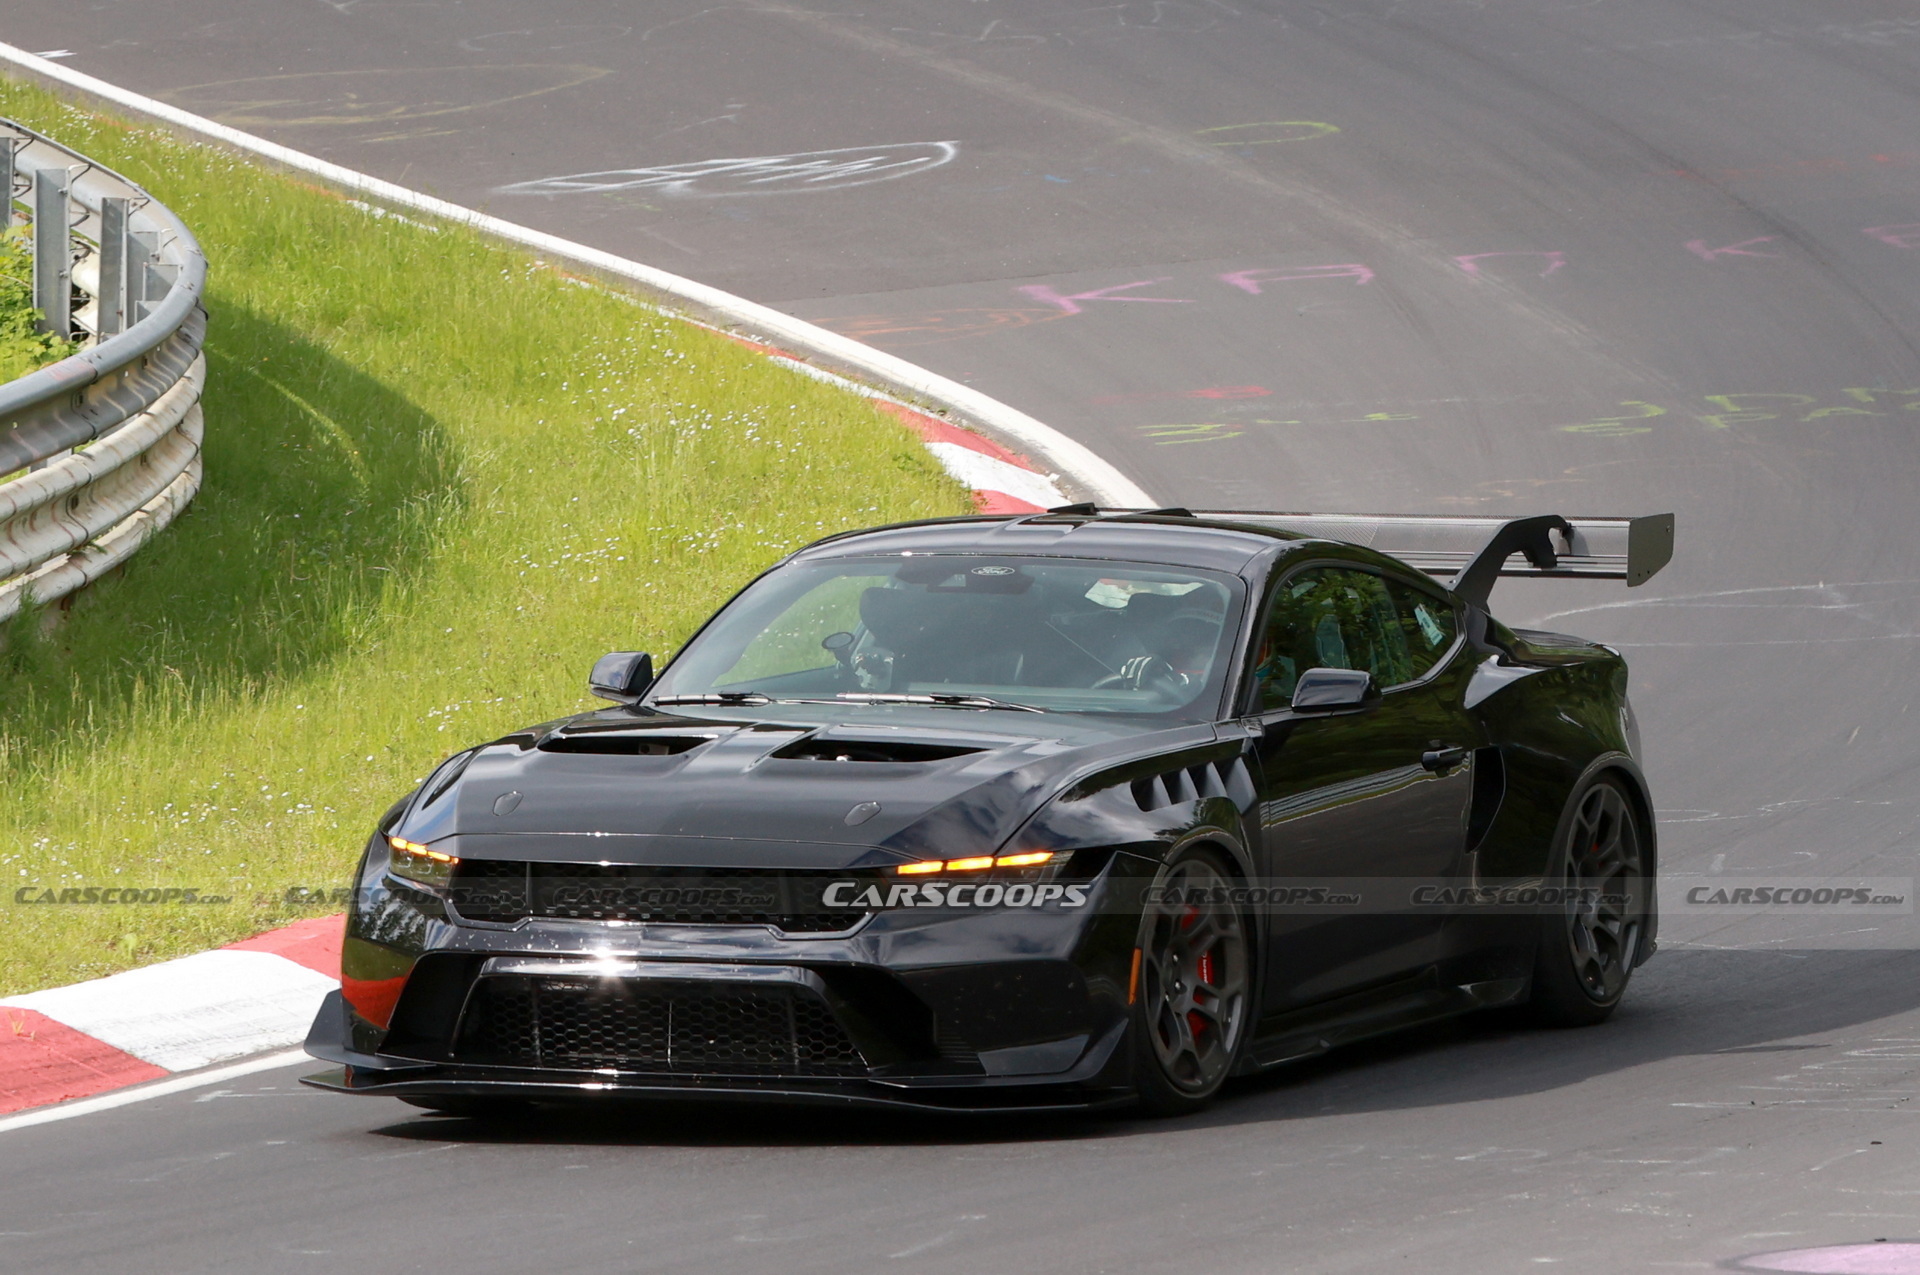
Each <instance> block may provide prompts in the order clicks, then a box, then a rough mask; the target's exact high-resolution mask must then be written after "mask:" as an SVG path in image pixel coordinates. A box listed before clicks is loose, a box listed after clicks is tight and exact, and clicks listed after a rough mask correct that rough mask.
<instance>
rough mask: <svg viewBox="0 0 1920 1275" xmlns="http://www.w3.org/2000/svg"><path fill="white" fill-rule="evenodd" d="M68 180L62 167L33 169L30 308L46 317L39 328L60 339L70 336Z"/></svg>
mask: <svg viewBox="0 0 1920 1275" xmlns="http://www.w3.org/2000/svg"><path fill="white" fill-rule="evenodd" d="M72 183H73V174H72V173H71V172H70V171H69V170H67V169H65V168H36V169H35V170H34V171H33V308H34V309H36V310H38V311H39V312H40V313H41V314H43V315H45V316H46V317H45V318H44V319H42V320H41V322H40V330H41V331H42V332H51V333H53V334H54V335H55V336H57V337H59V338H60V339H61V340H63V341H64V340H66V339H68V338H69V337H71V336H72V335H73V231H72V228H71V227H70V226H69V225H68V224H67V195H68V192H69V190H70V189H71V187H72Z"/></svg>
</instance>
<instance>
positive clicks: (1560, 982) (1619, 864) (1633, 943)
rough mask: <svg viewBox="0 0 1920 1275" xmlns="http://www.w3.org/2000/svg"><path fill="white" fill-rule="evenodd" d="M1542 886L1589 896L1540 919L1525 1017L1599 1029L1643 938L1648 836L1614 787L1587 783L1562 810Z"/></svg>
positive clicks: (1603, 781)
mask: <svg viewBox="0 0 1920 1275" xmlns="http://www.w3.org/2000/svg"><path fill="white" fill-rule="evenodd" d="M1568 806H1569V809H1570V811H1571V816H1570V818H1569V819H1568V821H1567V829H1566V831H1565V833H1563V834H1562V836H1561V838H1560V843H1559V844H1558V845H1556V846H1555V847H1554V848H1553V858H1552V859H1551V860H1550V861H1549V864H1548V872H1547V881H1548V883H1549V884H1552V885H1559V886H1565V887H1571V888H1574V889H1578V890H1582V891H1584V892H1587V897H1585V898H1580V899H1575V900H1573V901H1570V902H1569V903H1568V904H1567V906H1566V910H1565V911H1563V912H1558V913H1555V914H1551V915H1548V916H1544V917H1542V918H1541V933H1540V944H1539V947H1538V948H1537V949H1535V953H1534V964H1533V997H1532V999H1531V1001H1530V1002H1529V1003H1528V1006H1527V1011H1528V1017H1530V1018H1531V1019H1533V1020H1534V1021H1535V1022H1538V1023H1541V1024H1544V1025H1546V1026H1551V1027H1591V1026H1593V1025H1594V1024H1596V1023H1601V1022H1605V1021H1606V1019H1607V1017H1608V1016H1609V1015H1611V1014H1612V1013H1613V1011H1614V1009H1615V1007H1616V1006H1618V1005H1619V1004H1620V998H1621V997H1622V996H1624V995H1625V994H1626V990H1627V980H1628V979H1629V978H1630V977H1631V976H1632V974H1633V964H1634V961H1635V960H1636V959H1637V958H1638V957H1639V955H1640V944H1641V943H1642V942H1643V941H1644V939H1645V937H1646V920H1647V903H1646V897H1647V895H1646V892H1647V880H1646V874H1645V867H1646V857H1645V856H1646V850H1645V847H1646V834H1645V829H1644V828H1642V826H1641V822H1640V814H1639V811H1638V810H1637V809H1636V808H1635V806H1634V803H1633V799H1632V797H1630V796H1629V795H1628V793H1627V790H1626V789H1625V788H1624V787H1623V786H1622V785H1621V783H1620V781H1619V780H1617V779H1612V778H1609V777H1606V776H1602V777H1600V778H1596V779H1593V780H1589V781H1588V782H1587V783H1586V784H1585V785H1584V786H1582V787H1581V789H1580V790H1579V792H1578V793H1577V794H1576V795H1575V797H1574V799H1573V800H1572V801H1571V802H1569V803H1568Z"/></svg>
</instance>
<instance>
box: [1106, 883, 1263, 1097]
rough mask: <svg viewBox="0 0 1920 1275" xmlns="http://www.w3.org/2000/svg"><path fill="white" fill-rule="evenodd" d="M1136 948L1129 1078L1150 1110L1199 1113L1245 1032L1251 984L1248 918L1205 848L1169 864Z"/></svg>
mask: <svg viewBox="0 0 1920 1275" xmlns="http://www.w3.org/2000/svg"><path fill="white" fill-rule="evenodd" d="M1155 885H1156V886H1157V887H1159V889H1158V891H1157V894H1156V897H1157V898H1158V899H1159V900H1161V901H1158V902H1154V903H1150V904H1148V905H1147V907H1146V909H1145V911H1144V912H1143V914H1142V915H1141V918H1140V941H1139V945H1138V947H1137V948H1136V950H1135V952H1134V961H1135V966H1134V970H1135V972H1134V976H1133V978H1132V980H1131V987H1130V989H1129V991H1130V993H1131V995H1132V998H1133V1016H1134V1033H1133V1035H1134V1046H1135V1076H1136V1084H1137V1087H1138V1090H1139V1098H1140V1105H1141V1107H1142V1108H1143V1109H1144V1110H1146V1111H1147V1112H1149V1113H1151V1114H1154V1115H1178V1114H1181V1113H1184V1112H1188V1111H1197V1110H1199V1109H1200V1108H1201V1107H1203V1106H1205V1105H1206V1104H1207V1102H1208V1101H1209V1100H1210V1099H1211V1098H1212V1097H1213V1095H1214V1094H1215V1093H1217V1092H1218V1091H1219V1089H1220V1086H1221V1085H1222V1084H1224V1083H1226V1079H1227V1076H1228V1075H1230V1074H1231V1073H1232V1071H1233V1064H1234V1061H1235V1060H1236V1059H1237V1058H1238V1056H1239V1053H1240V1047H1241V1043H1242V1039H1243V1037H1244V1036H1245V1035H1246V1024H1247V1012H1248V995H1249V991H1250V988H1251V985H1252V979H1251V977H1250V957H1251V953H1252V945H1251V944H1250V943H1249V941H1248V938H1247V925H1246V919H1245V918H1244V917H1243V916H1242V915H1241V913H1240V909H1239V908H1238V907H1237V906H1235V905H1234V904H1232V903H1230V902H1227V893H1226V892H1227V891H1228V890H1229V889H1230V888H1231V887H1232V885H1233V879H1232V878H1231V877H1229V876H1228V874H1227V871H1226V868H1225V865H1224V864H1222V863H1221V862H1220V860H1219V859H1218V858H1217V857H1216V856H1215V855H1214V853H1213V852H1211V851H1198V852H1195V853H1192V854H1189V855H1186V856H1184V857H1182V858H1180V859H1177V860H1175V861H1174V862H1173V863H1171V864H1169V865H1168V866H1167V867H1166V868H1165V869H1164V870H1163V871H1162V872H1161V874H1160V877H1159V879H1158V880H1157V881H1156V882H1155Z"/></svg>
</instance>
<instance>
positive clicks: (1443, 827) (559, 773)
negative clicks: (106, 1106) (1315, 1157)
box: [307, 505, 1673, 1114]
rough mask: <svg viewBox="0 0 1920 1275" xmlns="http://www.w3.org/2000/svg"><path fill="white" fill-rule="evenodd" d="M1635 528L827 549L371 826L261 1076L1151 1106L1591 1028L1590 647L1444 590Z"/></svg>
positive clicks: (1611, 882) (1630, 806)
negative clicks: (1439, 1034) (1505, 1017)
mask: <svg viewBox="0 0 1920 1275" xmlns="http://www.w3.org/2000/svg"><path fill="white" fill-rule="evenodd" d="M1672 544H1673V518H1672V516H1671V515H1656V516H1652V517H1646V518H1573V519H1568V518H1562V517H1559V516H1556V515H1543V516H1538V517H1532V518H1523V519H1516V520H1512V521H1501V520H1498V519H1476V518H1415V517H1364V516H1357V515H1356V516H1349V515H1312V514H1300V515H1293V514H1270V513H1198V514H1196V513H1192V512H1189V511H1187V510H1183V509H1161V510H1154V511H1147V512H1138V511H1135V512H1128V511H1112V510H1102V509H1096V508H1094V507H1092V506H1085V505H1076V506H1068V507H1065V508H1062V509H1056V510H1052V511H1050V512H1048V513H1044V514H1033V515H1026V516H1000V517H974V518H955V519H945V520H938V521H932V522H921V523H910V524H905V525H901V526H893V527H882V528H879V529H877V530H872V531H863V532H856V533H851V534H846V535H839V536H833V537H830V538H828V539H826V540H823V541H820V542H819V543H817V544H814V545H811V546H809V547H807V548H805V549H802V550H800V551H799V552H797V553H794V554H792V555H791V556H789V557H787V558H786V559H784V560H783V561H781V562H780V563H778V564H777V565H775V566H774V567H772V568H771V569H770V570H768V571H767V572H766V573H765V574H763V575H762V576H760V577H759V578H758V579H757V580H755V581H754V582H753V583H752V584H750V585H748V586H747V587H746V588H745V589H744V590H742V591H741V592H740V593H739V594H738V595H737V596H736V597H735V598H734V599H733V600H732V601H731V602H729V603H728V604H727V605H726V606H725V607H724V608H722V609H721V610H720V611H719V613H718V614H716V615H715V616H714V617H713V618H712V619H711V620H710V621H708V622H707V624H706V625H705V626H704V627H702V628H701V629H700V631H699V632H697V633H696V634H694V636H693V637H692V638H691V639H690V640H689V641H688V642H687V643H686V645H685V646H684V647H683V648H682V649H681V650H680V652H679V653H678V654H677V655H676V656H675V657H674V658H673V659H672V661H671V662H669V663H668V664H667V665H666V666H665V668H664V669H662V670H660V672H659V673H658V675H657V676H656V675H655V672H654V669H653V667H652V661H651V659H650V658H649V657H648V656H646V655H644V654H639V653H633V652H623V653H616V654H613V655H609V656H607V657H605V658H604V659H602V660H601V661H600V662H599V663H598V664H597V665H596V666H595V667H594V670H593V674H592V677H591V679H590V685H591V689H592V690H593V691H594V693H595V694H597V695H599V696H601V697H602V698H604V699H607V700H609V701H611V702H612V705H613V706H612V707H608V708H603V709H600V710H599V711H597V712H589V713H584V714H580V715H578V716H574V717H569V718H565V719H563V720H560V721H555V722H549V723H547V724H545V725H542V726H535V727H531V728H529V729H526V730H522V731H518V732H516V733H514V734H511V735H508V736H506V737H505V738H503V739H497V740H494V741H493V742H491V743H487V744H481V745H479V746H478V747H475V748H472V749H469V750H467V751H465V752H462V753H459V754H457V755H456V756H454V757H453V758H451V759H449V760H448V761H446V762H445V763H443V764H442V765H441V766H439V767H438V768H437V769H436V770H435V771H434V772H433V773H432V774H431V775H430V776H429V777H428V778H427V779H426V781H425V782H423V783H422V784H421V785H420V787H419V788H418V789H417V790H416V791H414V792H413V793H411V794H409V795H408V796H407V797H406V798H404V799H403V800H401V801H400V802H399V803H398V804H396V805H395V806H394V807H393V808H392V809H391V810H390V811H388V812H387V814H386V816H385V817H384V818H382V819H381V820H380V823H379V826H378V828H377V829H376V830H375V831H374V834H373V836H372V837H371V838H370V840H369V841H368V843H367V847H366V851H365V855H364V857H363V858H362V860H361V862H360V867H359V872H358V876H357V880H356V881H355V889H354V890H353V892H352V893H353V904H352V908H351V911H350V913H349V916H348V920H347V936H346V945H345V949H344V958H343V975H344V977H343V979H342V983H341V988H340V991H339V992H337V993H335V994H334V995H333V996H331V997H330V998H329V999H328V1001H327V1003H326V1004H325V1006H324V1007H323V1008H322V1010H321V1012H320V1015H319V1018H318V1020H317V1021H316V1022H315V1023H314V1026H313V1030H312V1033H311V1035H310V1036H309V1038H308V1041H307V1049H308V1051H309V1052H311V1053H312V1054H314V1055H315V1056H317V1057H319V1058H322V1059H325V1060H327V1061H329V1062H331V1063H333V1064H335V1069H333V1070H331V1071H328V1072H325V1073H322V1074H321V1075H317V1076H314V1077H311V1078H309V1079H308V1082H307V1083H309V1084H313V1085H316V1086H319V1087H321V1088H326V1089H333V1090H338V1091H341V1092H345V1093H356V1094H387V1095H392V1096H396V1097H399V1098H402V1099H404V1100H406V1101H408V1102H411V1103H414V1104H415V1105H418V1106H422V1107H428V1108H433V1109H438V1110H442V1111H456V1112H463V1113H468V1114H485V1113H488V1112H497V1111H501V1110H505V1109H508V1108H510V1107H512V1106H514V1105H516V1104H525V1103H526V1102H528V1101H536V1100H537V1101H552V1100H576V1101H579V1100H588V1099H594V1098H599V1097H604V1096H607V1095H643V1096H655V1097H682V1098H685V1097H694V1096H711V1095H725V1096H727V1097H730V1098H736V1099H737V1098H770V1099H779V1100H786V1101H792V1100H809V1099H811V1100H821V1101H829V1102H839V1103H848V1102H852V1103H873V1104H891V1105H895V1106H905V1107H918V1108H925V1109H945V1110H1009V1109H1025V1110H1032V1109H1036V1108H1046V1107H1091V1106H1105V1105H1119V1104H1126V1103H1138V1104H1140V1105H1142V1106H1143V1107H1145V1108H1147V1109H1148V1110H1151V1111H1159V1112H1175V1111H1183V1110H1191V1109H1193V1108H1195V1107H1197V1106H1198V1105H1199V1104H1201V1103H1203V1102H1205V1101H1206V1100H1208V1099H1209V1098H1211V1097H1212V1096H1213V1095H1214V1094H1215V1092H1216V1091H1217V1090H1218V1089H1219V1088H1220V1086H1221V1084H1222V1083H1223V1082H1224V1081H1225V1080H1226V1079H1227V1078H1228V1077H1229V1076H1232V1075H1235V1074H1245V1073H1248V1072H1252V1071H1256V1070H1259V1069H1261V1068H1265V1067H1270V1066H1274V1065H1276V1064H1279V1063H1282V1062H1285V1061H1287V1060H1289V1059H1295V1058H1300V1057H1303V1056H1307V1055H1310V1054H1313V1053H1316V1052H1319V1051H1323V1050H1325V1049H1328V1048H1330V1047H1332V1046H1334V1045H1337V1044H1340V1043H1342V1042H1346V1041H1351V1040H1355V1039H1358V1038H1361V1037H1365V1036H1369V1035H1373V1034H1377V1033H1380V1032H1384V1031H1389V1030H1393V1029H1396V1028H1400V1027H1404V1026H1407V1025H1409V1024H1413V1023H1418V1022H1423V1021H1427V1020H1430V1019H1434V1018H1438V1017H1443V1016H1446V1015H1451V1014H1459V1013H1465V1012H1468V1011H1472V1010H1476V1009H1481V1008H1485V1007H1489V1006H1497V1005H1522V1004H1525V1005H1528V1006H1529V1007H1530V1008H1531V1010H1532V1011H1533V1012H1534V1013H1535V1014H1537V1015H1538V1016H1539V1017H1540V1018H1542V1019H1544V1020H1546V1021H1549V1022H1554V1023H1561V1024H1585V1023H1595V1022H1598V1021H1600V1020H1601V1019H1603V1018H1605V1017H1606V1016H1607V1015H1608V1013H1609V1012H1610V1011H1611V1010H1612V1009H1613V1007H1614V1006H1615V1005H1616V1004H1617V1003H1618V1002H1619V1000H1620V997H1621V994H1622V992H1623V991H1624V990H1625V988H1626V985H1627V980H1628V977H1629V976H1630V974H1631V973H1632V971H1633V969H1634V968H1635V967H1636V966H1637V965H1639V964H1640V963H1641V962H1643V961H1645V960H1646V959H1647V957H1648V956H1650V955H1651V954H1652V952H1653V950H1654V924H1655V916H1654V911H1653V904H1652V899H1653V893H1652V883H1653V875H1654V867H1655V847H1654V837H1653V821H1652V818H1651V805H1650V802H1649V799H1648V795H1647V787H1646V781H1645V779H1644V778H1643V776H1642V774H1641V771H1640V767H1639V764H1638V762H1637V761H1636V754H1637V752H1638V739H1637V731H1636V728H1635V725H1634V720H1633V715H1632V711H1631V709H1630V708H1629V707H1628V704H1627V697H1626V683H1627V670H1626V666H1625V663H1624V662H1623V661H1622V659H1621V657H1620V655H1619V653H1618V652H1616V651H1613V650H1611V649H1609V648H1607V647H1605V646H1600V645H1597V644H1595V643H1592V642H1587V641H1584V640H1582V639H1579V638H1575V637H1567V636H1564V635H1561V634H1554V633H1541V632H1530V631H1526V630H1516V629H1510V628H1508V627H1506V626H1504V625H1502V624H1501V623H1500V622H1499V621H1498V620H1496V619H1494V618H1493V617H1492V615H1491V614H1490V613H1489V611H1488V596H1489V593H1490V591H1491V588H1492V586H1493V583H1494V581H1495V579H1496V577H1498V576H1501V575H1519V576H1556V575H1558V576H1598V577H1605V578H1611V579H1625V580H1626V581H1627V582H1628V584H1630V585H1632V584H1639V583H1641V582H1642V581H1644V580H1645V579H1646V578H1647V577H1649V576H1650V575H1652V574H1653V573H1654V572H1655V571H1657V570H1659V568H1660V567H1661V566H1662V565H1664V564H1665V563H1666V561H1667V560H1668V558H1669V557H1670V556H1671V553H1672ZM1371 546H1379V547H1377V548H1376V547H1371ZM1383 549H1390V550H1391V551H1392V553H1391V555H1390V554H1389V553H1388V552H1383V551H1382V550H1383ZM1442 581H1445V583H1442Z"/></svg>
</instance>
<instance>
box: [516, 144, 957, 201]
mask: <svg viewBox="0 0 1920 1275" xmlns="http://www.w3.org/2000/svg"><path fill="white" fill-rule="evenodd" d="M959 153H960V144H959V143H958V142H907V143H900V144H896V145H886V146H844V147H841V148H840V149H838V150H830V151H804V152H801V153H800V154H797V155H751V156H745V157H741V158H735V159H702V160H695V161H693V162H691V163H685V164H657V165H654V166H652V167H647V168H611V169H606V170H603V171H600V172H592V173H570V174H567V175H566V176H562V177H542V178H539V179H537V180H535V181H524V182H514V183H513V184H512V185H509V186H501V187H498V188H497V191H498V193H499V194H502V195H606V194H611V193H613V192H616V191H628V190H650V191H659V192H661V193H664V194H668V195H696V196H706V197H709V198H713V197H721V196H729V195H779V194H786V193H790V192H794V191H803V190H813V191H817V190H844V189H846V188H847V187H850V186H870V185H872V184H873V183H875V182H886V181H896V180H898V179H899V178H902V177H910V176H912V175H913V174H915V173H923V172H926V171H927V170H928V169H930V168H938V167H940V166H941V165H942V164H947V163H951V162H952V160H953V157H954V156H955V155H957V154H959Z"/></svg>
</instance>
